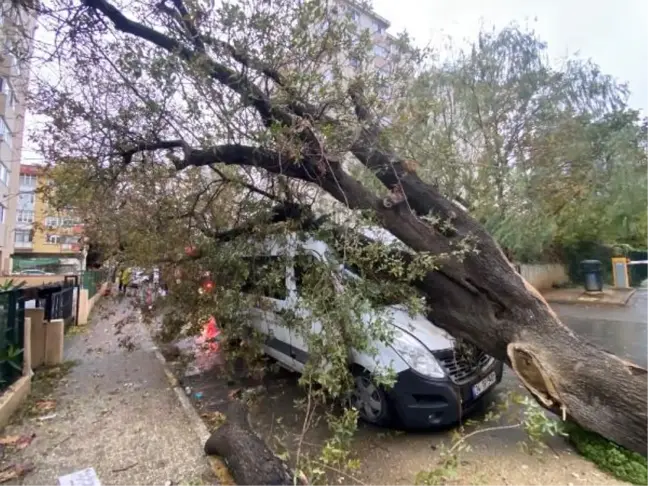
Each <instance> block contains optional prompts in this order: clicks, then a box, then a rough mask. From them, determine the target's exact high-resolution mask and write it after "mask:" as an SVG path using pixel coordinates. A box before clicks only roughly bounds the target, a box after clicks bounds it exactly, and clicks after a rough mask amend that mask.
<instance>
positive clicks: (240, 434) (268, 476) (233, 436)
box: [205, 400, 294, 485]
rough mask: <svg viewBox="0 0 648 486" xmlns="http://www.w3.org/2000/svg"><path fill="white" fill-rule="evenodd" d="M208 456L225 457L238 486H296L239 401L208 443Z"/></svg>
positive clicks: (229, 408)
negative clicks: (253, 428)
mask: <svg viewBox="0 0 648 486" xmlns="http://www.w3.org/2000/svg"><path fill="white" fill-rule="evenodd" d="M205 453H206V454H207V455H218V456H220V457H222V458H223V460H224V461H225V463H226V464H227V467H228V468H229V470H230V473H231V474H232V477H233V478H234V481H236V484H250V485H253V484H285V485H292V484H294V482H293V475H292V473H291V472H290V470H289V468H288V466H287V465H286V463H285V462H283V461H282V460H281V459H279V458H278V457H277V456H275V455H274V453H273V452H272V451H271V450H270V449H269V448H268V446H267V445H266V444H265V443H264V442H263V441H262V440H261V439H260V438H259V437H258V436H257V435H256V434H255V433H254V431H253V430H252V428H251V427H250V424H249V422H248V410H247V407H246V406H245V404H244V403H243V402H242V401H240V400H233V401H232V402H231V403H230V405H229V407H228V409H227V420H226V422H225V423H224V424H223V425H221V426H220V427H219V428H218V429H216V430H215V431H214V433H213V434H212V435H211V436H210V437H209V439H207V442H205Z"/></svg>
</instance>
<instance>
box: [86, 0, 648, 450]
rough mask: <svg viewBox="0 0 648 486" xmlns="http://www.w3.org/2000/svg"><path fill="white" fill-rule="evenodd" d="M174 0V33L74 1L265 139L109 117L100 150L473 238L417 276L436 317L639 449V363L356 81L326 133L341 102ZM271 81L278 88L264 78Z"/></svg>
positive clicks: (642, 396)
mask: <svg viewBox="0 0 648 486" xmlns="http://www.w3.org/2000/svg"><path fill="white" fill-rule="evenodd" d="M172 3H173V5H172V6H168V5H166V4H165V3H164V2H162V3H160V4H158V5H157V6H156V7H155V8H154V7H152V6H147V8H149V9H151V12H152V13H154V14H155V15H156V16H159V18H161V19H163V23H164V25H165V28H166V29H168V33H165V32H163V31H162V30H161V29H160V30H158V29H157V28H154V27H151V26H150V25H149V24H147V21H142V22H138V21H134V20H131V19H130V18H129V17H128V16H127V15H126V14H125V13H124V12H123V11H122V10H120V8H118V7H117V6H115V5H113V4H112V3H110V2H109V1H107V0H84V2H83V6H82V7H81V9H80V10H82V11H83V12H84V14H85V15H87V17H82V18H84V19H85V21H86V22H87V23H88V24H89V25H90V24H93V23H94V22H98V23H100V24H101V25H104V23H106V24H110V25H111V26H112V27H111V28H113V29H114V30H116V31H119V32H121V33H123V34H126V35H127V36H128V37H129V38H130V39H135V40H137V42H138V46H145V48H147V49H154V52H157V53H159V55H160V57H161V58H162V57H164V59H165V62H173V63H177V64H174V66H177V68H178V69H180V68H183V69H185V68H187V69H188V68H189V67H192V68H194V69H197V70H198V72H199V74H196V77H197V78H198V77H199V78H200V79H201V82H203V81H202V80H203V78H204V79H207V80H208V83H207V82H205V83H207V84H208V86H209V87H210V88H209V89H211V90H212V91H211V94H209V95H208V94H205V95H204V96H205V97H208V96H212V97H213V99H214V100H215V99H219V98H218V97H219V96H222V93H221V92H222V91H223V90H225V91H227V92H228V93H230V94H231V93H234V94H236V95H237V96H238V98H239V100H240V103H241V104H242V106H243V107H244V108H245V109H246V110H251V111H253V112H254V113H255V117H256V118H255V120H256V122H258V123H259V124H260V128H259V131H260V132H263V134H264V135H263V137H262V136H261V135H258V134H257V135H258V136H256V137H250V140H249V142H250V143H249V144H247V143H244V142H241V141H240V138H239V139H237V141H235V142H232V143H224V144H215V143H213V142H205V141H204V140H201V141H200V142H196V143H195V144H193V145H192V144H190V143H189V142H187V141H186V140H184V139H161V137H159V136H158V132H156V131H150V130H149V131H146V133H142V134H137V133H136V134H133V133H132V131H131V129H130V127H129V128H128V129H126V128H124V127H123V126H116V124H115V123H114V121H113V120H110V124H107V125H108V128H106V130H109V131H110V133H111V137H112V138H111V142H110V143H109V146H110V147H111V149H110V150H109V151H107V147H105V146H104V147H103V150H104V152H103V155H104V156H106V155H108V156H109V157H112V158H113V159H114V158H119V160H120V164H119V167H120V168H122V169H123V168H127V167H129V166H130V165H132V164H133V163H134V160H135V159H136V158H137V157H143V156H146V157H148V156H151V154H154V153H155V152H156V151H167V152H168V151H171V152H173V155H172V156H170V160H171V161H172V163H173V166H174V168H175V170H176V171H178V172H180V171H183V170H185V169H187V168H190V167H205V166H214V165H216V164H223V165H229V166H238V167H254V168H257V169H261V170H263V171H266V172H267V173H271V174H275V175H279V176H282V177H287V178H291V179H296V180H301V181H305V182H307V183H310V184H314V185H317V186H319V187H320V188H322V189H323V190H325V191H326V192H327V193H328V194H330V195H331V196H332V197H333V198H335V199H336V200H337V201H339V202H340V203H342V204H344V205H345V206H347V207H348V208H351V209H356V210H363V211H368V212H371V213H372V214H373V215H374V217H375V218H376V219H377V221H378V222H379V223H380V224H381V225H382V226H383V227H384V228H385V229H387V230H388V231H389V232H391V233H392V234H393V235H395V236H396V237H397V238H398V239H399V240H401V241H402V242H403V243H404V244H406V245H407V246H408V247H410V248H411V249H412V250H414V251H416V252H424V253H430V254H433V255H444V254H446V255H449V254H453V252H454V251H455V250H456V249H457V248H458V247H460V246H462V245H466V244H468V243H469V244H470V245H471V247H472V251H470V252H467V253H466V254H465V256H464V257H463V258H462V259H460V260H459V259H446V260H444V261H442V264H441V266H440V268H439V269H438V270H436V271H432V272H429V273H428V274H427V275H426V276H425V278H424V279H423V280H422V281H421V282H420V283H419V284H418V286H419V288H420V289H421V290H422V291H423V292H424V293H425V295H426V297H427V303H428V305H429V308H428V311H427V312H428V317H429V318H430V320H432V321H433V322H435V323H436V324H437V325H438V326H440V327H442V328H444V329H446V330H447V331H448V332H450V333H451V334H452V335H454V336H456V337H460V338H463V339H466V340H468V341H471V342H472V343H474V344H476V345H478V346H479V347H481V348H482V349H484V350H485V351H487V352H488V353H490V354H492V355H493V356H495V357H497V358H499V359H501V360H503V361H505V362H506V363H507V364H508V365H509V366H510V367H511V368H512V369H513V370H514V372H515V373H516V374H517V376H518V377H519V378H520V380H521V381H522V383H523V384H524V385H525V386H526V388H527V389H528V390H529V391H530V393H531V394H532V395H533V396H534V397H535V399H536V400H537V401H538V402H539V403H540V404H541V405H542V406H544V407H545V408H547V409H548V410H551V411H552V412H555V413H556V414H558V415H559V416H561V417H563V418H564V419H569V420H573V421H575V422H577V423H578V424H580V425H581V426H583V427H584V428H586V429H589V430H592V431H594V432H597V433H599V434H601V435H602V436H604V437H606V438H608V439H610V440H613V441H614V442H616V443H618V444H621V445H623V446H625V447H627V448H629V449H631V450H634V451H637V452H640V453H642V454H645V453H646V405H647V402H646V395H647V391H648V388H647V384H646V370H645V369H643V368H641V367H638V366H636V365H634V364H632V363H630V362H627V361H625V360H622V359H620V358H618V357H616V356H614V355H611V354H609V353H607V352H605V351H603V350H601V349H599V348H597V347H595V346H592V345H591V344H589V343H587V342H586V341H584V340H583V339H581V338H579V337H578V336H576V335H575V334H574V333H573V332H572V331H570V330H569V329H568V328H567V327H566V326H564V325H563V324H562V323H561V322H560V320H559V319H558V317H557V316H556V315H555V313H554V312H553V311H552V310H551V309H550V307H549V306H548V305H547V303H546V302H545V300H544V299H543V298H542V296H541V295H540V294H539V293H538V292H537V291H536V290H535V289H533V288H532V287H530V286H529V285H528V283H527V282H525V281H524V279H523V278H522V277H521V276H520V275H519V274H518V273H517V272H516V271H515V269H514V268H513V267H512V266H511V265H510V263H509V262H508V260H507V259H506V257H505V256H504V254H503V253H502V251H501V249H500V248H499V246H498V245H497V243H496V242H495V241H494V240H493V238H492V237H491V236H490V235H489V234H488V233H487V232H486V230H485V229H484V228H483V227H482V226H481V225H480V224H479V223H478V222H477V221H475V220H474V219H473V218H472V217H471V215H470V214H469V213H467V212H466V211H464V210H463V209H461V208H460V207H458V206H457V205H455V204H453V203H452V202H451V201H450V200H448V199H447V198H446V197H444V195H443V194H442V193H441V191H440V190H439V189H438V188H437V187H436V186H434V185H431V184H428V183H426V182H424V181H423V180H421V178H420V177H419V176H418V175H417V173H416V163H415V162H413V161H411V160H408V159H407V158H405V157H402V156H400V155H399V153H397V150H395V149H394V148H392V146H391V145H390V143H389V137H388V134H387V133H386V131H385V129H384V128H383V124H382V122H381V121H379V116H378V114H377V113H376V112H375V110H374V109H373V107H372V104H371V102H370V101H369V98H370V96H369V95H368V94H367V86H366V85H365V84H363V82H362V81H361V80H358V81H357V82H354V83H351V85H350V87H349V89H348V92H347V93H346V100H347V101H349V100H350V101H351V103H352V105H353V110H354V112H355V120H354V124H353V127H354V129H353V130H352V133H351V134H350V135H348V136H345V137H343V136H340V137H339V138H340V139H342V141H341V142H340V140H336V141H335V142H329V141H328V140H327V137H326V136H325V135H324V134H325V133H330V132H331V131H336V130H337V131H339V132H340V133H341V134H342V132H344V133H345V134H346V133H347V132H348V130H347V128H348V126H349V124H348V123H347V122H346V121H345V122H344V123H343V122H342V121H341V116H340V117H338V116H336V113H338V111H339V110H340V108H339V107H337V108H336V109H338V111H336V110H333V109H330V110H329V109H327V106H326V104H323V105H322V106H316V105H314V104H312V103H311V102H310V101H305V98H302V97H301V96H300V94H299V92H298V91H297V90H295V89H294V87H293V85H292V80H291V79H290V78H287V77H285V76H284V75H283V74H282V72H281V70H280V69H278V68H277V67H276V66H275V65H271V64H268V63H266V62H264V60H263V59H261V58H258V57H257V56H256V55H255V51H254V49H250V50H249V51H247V50H244V49H243V48H241V47H238V46H237V45H234V44H228V43H227V42H224V41H221V40H219V39H217V38H214V37H211V36H210V34H209V33H202V32H201V30H200V27H201V25H200V23H201V22H200V21H198V19H200V17H201V15H202V16H204V12H201V11H198V10H196V11H194V12H191V11H189V7H188V6H187V5H185V3H184V2H183V1H182V0H174V1H173V2H172ZM263 3H264V2H260V3H259V5H262V4H263ZM279 3H280V5H287V4H282V3H281V2H279ZM259 8H260V9H261V10H262V9H264V8H266V7H265V6H264V7H259ZM267 8H270V7H267ZM261 10H259V11H261ZM75 27H78V25H75ZM79 31H82V29H79ZM79 35H80V34H79ZM139 48H140V49H142V48H143V47H139ZM93 54H96V53H93ZM169 59H171V61H169ZM232 65H235V66H237V67H238V68H240V70H236V69H234V68H232V67H231V66H232ZM267 83H270V84H271V85H272V89H264V88H263V86H264V85H265V84H267ZM213 86H216V88H215V91H214V88H213ZM79 109H80V108H79ZM196 109H198V108H197V107H196ZM81 111H82V110H81ZM342 111H343V110H342ZM117 125H118V124H117ZM102 129H103V128H102ZM268 134H269V135H268ZM114 138H116V139H117V140H113V139H114ZM233 138H236V137H233ZM341 146H342V148H340V147H341ZM348 154H351V155H352V156H353V157H354V158H355V159H356V160H357V161H359V162H360V163H361V164H362V165H363V166H364V168H365V169H367V170H369V171H370V172H371V173H373V174H374V175H375V177H376V178H377V179H378V180H379V181H380V183H381V184H382V185H383V186H384V188H386V189H387V190H388V191H389V192H388V195H387V196H384V197H382V196H379V195H378V193H377V192H376V191H373V190H370V189H369V188H368V187H367V185H366V184H363V183H361V182H360V181H359V180H358V179H357V178H355V177H353V176H351V175H350V173H349V171H348V170H347V169H346V167H345V157H347V156H348Z"/></svg>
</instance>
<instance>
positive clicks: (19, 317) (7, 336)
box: [0, 289, 25, 390]
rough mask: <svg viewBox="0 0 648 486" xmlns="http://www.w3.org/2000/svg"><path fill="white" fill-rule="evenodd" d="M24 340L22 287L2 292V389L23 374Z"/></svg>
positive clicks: (0, 320)
mask: <svg viewBox="0 0 648 486" xmlns="http://www.w3.org/2000/svg"><path fill="white" fill-rule="evenodd" d="M24 340H25V299H24V296H23V292H22V291H21V290H20V289H15V290H8V291H4V292H0V390H4V389H6V388H7V387H9V386H10V385H11V384H13V383H14V382H15V381H16V380H17V379H18V378H19V377H20V376H21V375H22V368H23V349H24V347H25V342H24Z"/></svg>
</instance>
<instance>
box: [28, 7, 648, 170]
mask: <svg viewBox="0 0 648 486" xmlns="http://www.w3.org/2000/svg"><path fill="white" fill-rule="evenodd" d="M373 6H374V10H375V11H376V13H378V14H379V15H381V16H382V17H385V18H386V19H387V20H389V21H390V22H391V24H392V25H391V28H390V29H389V31H390V32H391V33H392V34H397V33H399V32H402V31H403V30H407V31H408V32H409V34H410V35H411V36H412V37H413V38H414V39H415V41H416V43H417V44H419V45H421V46H423V45H430V46H435V45H437V46H441V45H442V44H443V42H444V39H445V38H446V36H450V37H451V38H452V39H453V41H454V43H455V44H456V43H458V42H460V41H462V40H465V41H468V42H470V41H473V40H475V39H476V37H477V34H478V32H479V30H480V27H481V26H482V25H483V26H485V27H487V28H490V27H491V26H494V27H496V28H502V27H504V26H506V25H508V24H509V23H511V22H516V23H518V24H519V25H520V26H522V27H524V26H529V27H531V28H533V29H534V30H535V31H536V33H537V34H538V37H539V38H540V39H542V40H543V41H545V42H547V44H548V51H549V55H550V57H551V59H552V60H555V61H556V62H559V61H560V59H563V58H565V57H567V56H575V55H577V56H579V57H582V58H585V59H592V60H593V61H594V62H595V63H596V64H598V65H599V66H600V67H601V71H602V72H603V73H605V74H610V75H612V76H614V77H615V78H616V79H617V80H618V81H621V82H627V83H628V84H629V88H630V92H631V94H630V98H629V101H628V103H629V105H630V107H631V108H635V109H640V110H642V112H643V114H644V115H648V1H647V0H614V1H610V0H373ZM29 118H30V117H29V115H28V119H27V124H28V127H29V125H30V120H29ZM25 143H26V146H25V149H24V150H23V154H22V159H23V162H27V163H35V162H36V163H37V162H38V161H39V159H40V157H39V155H38V154H37V153H36V152H35V151H34V150H33V148H32V147H31V144H30V142H29V141H28V140H27V139H26V140H25Z"/></svg>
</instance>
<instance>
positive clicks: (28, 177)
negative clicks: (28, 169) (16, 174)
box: [20, 174, 36, 187]
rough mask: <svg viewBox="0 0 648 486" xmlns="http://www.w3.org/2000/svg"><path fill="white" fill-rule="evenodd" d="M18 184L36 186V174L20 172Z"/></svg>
mask: <svg viewBox="0 0 648 486" xmlns="http://www.w3.org/2000/svg"><path fill="white" fill-rule="evenodd" d="M20 185H21V186H26V187H36V176H35V175H34V174H20Z"/></svg>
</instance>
